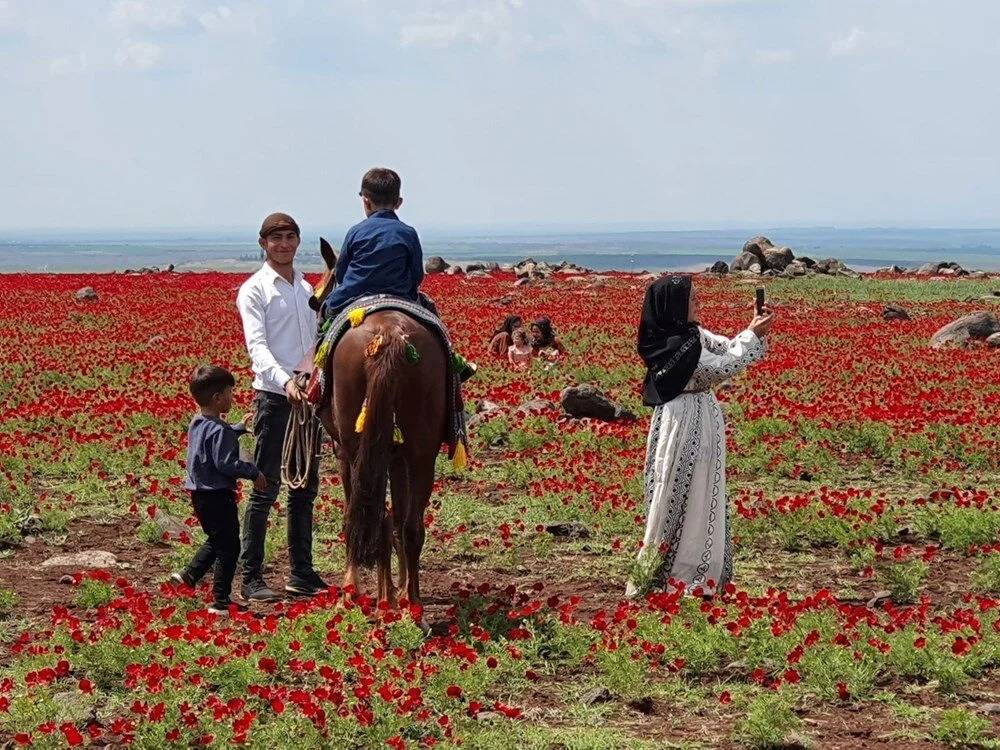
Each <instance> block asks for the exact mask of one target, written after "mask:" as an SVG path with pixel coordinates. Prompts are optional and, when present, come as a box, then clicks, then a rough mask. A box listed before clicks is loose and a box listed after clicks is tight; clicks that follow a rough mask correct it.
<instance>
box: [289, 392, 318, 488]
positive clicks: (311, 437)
mask: <svg viewBox="0 0 1000 750" xmlns="http://www.w3.org/2000/svg"><path fill="white" fill-rule="evenodd" d="M320 429H321V425H320V421H319V419H318V418H317V417H316V413H315V411H314V409H313V405H312V404H310V403H309V402H308V401H305V400H303V401H299V402H298V403H293V404H292V412H291V414H289V415H288V426H287V427H286V428H285V440H284V442H283V443H282V445H281V481H282V482H283V483H284V484H286V485H288V488H289V489H291V490H300V489H302V488H303V487H305V486H306V485H307V484H308V483H309V475H310V474H311V473H312V468H313V462H314V461H319V448H320Z"/></svg>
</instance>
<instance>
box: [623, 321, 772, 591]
mask: <svg viewBox="0 0 1000 750" xmlns="http://www.w3.org/2000/svg"><path fill="white" fill-rule="evenodd" d="M701 346H702V349H701V357H700V358H699V360H698V366H697V367H696V368H695V371H694V374H693V375H692V376H691V380H690V381H689V382H688V384H687V386H686V387H685V388H684V392H683V393H681V395H679V396H677V398H675V399H674V400H672V401H669V402H667V403H665V404H662V405H661V406H657V407H656V408H655V410H654V411H653V418H652V421H651V422H650V426H649V438H648V440H647V442H646V474H645V476H646V482H645V494H646V510H647V514H646V533H645V535H644V537H643V546H642V549H641V550H640V552H639V567H640V568H642V569H644V570H646V571H647V573H646V575H647V576H652V582H653V585H654V586H656V587H663V586H665V585H666V583H667V581H668V579H670V578H674V579H676V580H678V581H683V582H684V583H685V584H687V586H688V588H689V589H692V588H694V587H696V586H701V587H702V588H703V589H704V590H705V591H706V593H708V592H711V590H712V586H711V585H710V583H711V584H714V585H715V587H717V588H721V587H722V586H724V585H725V584H726V583H727V582H728V581H729V579H730V578H731V577H732V572H733V551H732V538H731V536H730V532H729V508H728V504H727V502H726V423H725V418H724V417H723V414H722V408H721V407H720V406H719V402H718V400H717V399H716V398H715V394H714V393H713V392H712V387H713V386H717V385H719V384H721V383H723V382H725V381H726V380H729V379H730V378H732V377H733V376H734V375H736V374H737V373H740V372H742V371H743V370H745V369H746V368H747V367H748V366H749V365H750V364H751V363H753V362H756V361H757V360H759V359H761V358H762V357H763V356H764V355H765V354H766V352H767V347H766V344H765V342H764V340H763V339H761V338H758V337H757V335H756V334H755V333H753V331H749V330H747V331H743V332H742V333H740V334H739V335H738V336H736V337H734V338H732V339H727V338H726V337H725V336H718V335H716V334H714V333H711V332H709V331H706V330H704V329H701ZM660 558H662V563H661V562H660ZM637 593H639V591H638V590H637V586H636V584H635V583H634V582H633V581H629V584H628V588H627V589H626V595H627V596H635V595H636V594H637Z"/></svg>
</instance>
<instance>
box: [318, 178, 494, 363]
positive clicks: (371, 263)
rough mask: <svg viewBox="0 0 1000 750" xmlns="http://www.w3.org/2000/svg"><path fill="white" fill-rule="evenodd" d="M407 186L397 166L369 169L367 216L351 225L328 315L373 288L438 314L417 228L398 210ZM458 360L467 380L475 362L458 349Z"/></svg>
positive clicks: (364, 193) (364, 186) (364, 195)
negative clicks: (427, 288) (425, 289)
mask: <svg viewBox="0 0 1000 750" xmlns="http://www.w3.org/2000/svg"><path fill="white" fill-rule="evenodd" d="M401 187H402V182H401V180H400V179H399V175H398V174H396V172H394V171H393V170H391V169H385V168H381V167H377V168H375V169H369V170H368V171H367V172H366V173H365V175H364V177H362V179H361V191H360V193H359V195H360V196H361V203H362V207H363V208H364V212H365V217H366V218H365V220H364V221H362V222H361V223H359V224H355V225H354V226H353V227H351V228H350V229H349V230H347V235H346V236H345V237H344V242H343V244H342V245H341V247H340V255H339V257H338V258H337V264H336V267H335V270H334V278H335V280H336V283H337V286H336V287H335V288H334V290H333V291H332V292H330V294H329V295H328V296H327V298H326V300H325V301H324V302H323V307H322V317H323V318H326V319H329V318H335V317H336V316H337V315H339V314H340V313H341V312H342V311H344V310H345V309H347V308H348V307H349V306H350V305H351V303H352V302H354V301H355V300H358V299H360V298H362V297H367V296H370V295H373V294H391V295H394V296H396V297H402V298H404V299H408V300H413V301H414V302H419V303H420V304H421V305H422V306H423V307H425V308H427V309H428V310H430V311H431V312H432V313H434V314H435V315H437V308H436V307H435V305H434V303H433V302H432V301H431V300H430V298H429V297H427V296H426V295H424V294H421V292H420V282H422V281H423V279H424V257H423V248H422V247H421V246H420V238H419V237H418V236H417V230H416V229H414V228H413V227H411V226H409V225H408V224H404V223H403V222H402V221H400V219H399V217H398V216H397V215H396V211H398V210H399V207H400V206H401V205H403V199H402V197H401V196H400V188H401ZM455 360H456V361H455V365H456V368H457V369H458V373H459V377H460V378H461V379H462V380H467V379H468V378H470V377H472V375H474V374H475V372H476V366H475V364H473V363H472V362H467V361H466V360H465V359H464V358H462V357H460V356H458V355H457V354H456V356H455Z"/></svg>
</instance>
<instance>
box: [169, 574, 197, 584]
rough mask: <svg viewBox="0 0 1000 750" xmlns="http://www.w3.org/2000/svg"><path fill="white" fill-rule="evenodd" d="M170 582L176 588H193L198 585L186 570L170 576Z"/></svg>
mask: <svg viewBox="0 0 1000 750" xmlns="http://www.w3.org/2000/svg"><path fill="white" fill-rule="evenodd" d="M170 582H171V583H175V584H177V585H178V586H190V587H191V588H194V587H195V586H197V585H198V582H197V581H196V580H194V578H192V577H191V574H190V573H188V572H187V571H186V570H179V571H177V572H175V573H171V574H170Z"/></svg>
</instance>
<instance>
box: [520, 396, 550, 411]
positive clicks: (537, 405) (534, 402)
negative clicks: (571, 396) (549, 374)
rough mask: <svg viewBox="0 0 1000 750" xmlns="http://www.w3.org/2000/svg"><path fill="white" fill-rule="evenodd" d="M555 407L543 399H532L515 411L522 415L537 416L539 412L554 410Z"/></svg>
mask: <svg viewBox="0 0 1000 750" xmlns="http://www.w3.org/2000/svg"><path fill="white" fill-rule="evenodd" d="M555 408H556V406H555V404H553V403H552V402H551V401H546V400H545V399H543V398H533V399H531V400H530V401H525V402H524V403H523V404H521V405H520V406H519V407H517V409H516V410H515V411H519V412H521V413H522V414H537V413H539V412H543V411H546V410H548V409H555Z"/></svg>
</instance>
